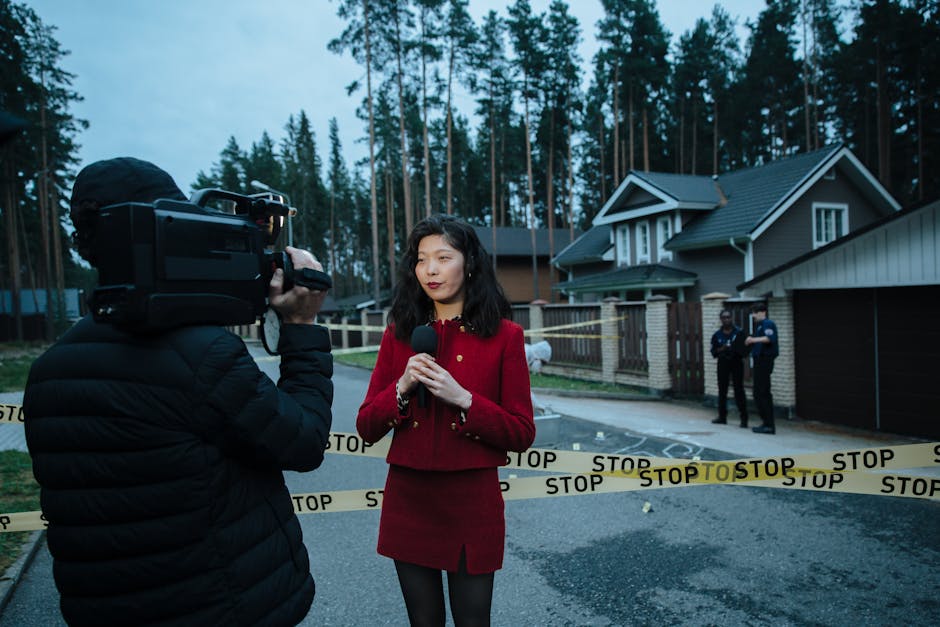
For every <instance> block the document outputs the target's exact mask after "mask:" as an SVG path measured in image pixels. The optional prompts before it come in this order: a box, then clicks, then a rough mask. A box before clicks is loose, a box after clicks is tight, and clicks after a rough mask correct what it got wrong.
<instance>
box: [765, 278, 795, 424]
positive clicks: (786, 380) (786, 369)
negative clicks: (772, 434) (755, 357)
mask: <svg viewBox="0 0 940 627" xmlns="http://www.w3.org/2000/svg"><path fill="white" fill-rule="evenodd" d="M767 317H768V318H770V319H771V320H773V321H774V324H776V325H777V333H778V334H779V339H778V340H777V341H778V347H779V349H780V355H779V356H778V357H777V359H775V360H774V371H773V374H772V375H771V377H770V391H771V392H772V393H773V396H774V407H776V411H777V412H778V413H779V412H780V410H781V409H782V410H783V411H785V412H786V413H785V416H786V417H787V418H792V417H793V416H794V415H796V352H795V346H796V345H795V343H794V341H793V339H794V338H793V297H792V296H789V295H788V296H783V297H780V298H770V299H768V300H767Z"/></svg>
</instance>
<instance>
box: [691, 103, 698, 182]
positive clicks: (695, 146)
mask: <svg viewBox="0 0 940 627" xmlns="http://www.w3.org/2000/svg"><path fill="white" fill-rule="evenodd" d="M697 156H698V97H696V98H695V99H694V100H693V101H692V176H695V175H696V173H697V170H696V165H697V163H698V160H697V159H696V157H697Z"/></svg>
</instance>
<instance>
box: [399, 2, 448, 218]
mask: <svg viewBox="0 0 940 627" xmlns="http://www.w3.org/2000/svg"><path fill="white" fill-rule="evenodd" d="M422 11H424V10H423V9H422ZM421 31H422V33H421V38H422V39H424V38H425V33H424V16H422V18H421ZM427 73H428V71H427V60H426V58H425V56H424V53H422V54H421V118H422V127H423V128H422V129H421V135H422V141H423V142H424V215H425V216H430V215H431V149H430V147H429V146H428V87H427ZM448 85H449V83H448ZM447 130H448V132H450V127H448V129H447ZM449 139H450V136H449V135H448V140H449ZM447 149H448V150H450V142H449V141H448V146H447ZM447 165H448V166H450V161H449V160H448V162H447ZM408 232H409V233H410V232H411V231H410V230H409V231H408Z"/></svg>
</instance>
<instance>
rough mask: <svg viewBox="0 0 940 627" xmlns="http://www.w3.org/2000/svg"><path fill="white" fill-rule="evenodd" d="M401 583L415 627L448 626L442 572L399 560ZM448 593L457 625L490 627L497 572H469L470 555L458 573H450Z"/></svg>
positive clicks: (462, 556)
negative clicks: (477, 573)
mask: <svg viewBox="0 0 940 627" xmlns="http://www.w3.org/2000/svg"><path fill="white" fill-rule="evenodd" d="M395 570H396V571H398V583H400V584H401V593H402V596H404V597H405V607H407V608H408V620H409V621H411V625H412V627H441V626H442V625H444V620H445V617H444V582H443V577H442V576H441V571H440V570H438V569H436V568H427V567H425V566H418V565H416V564H409V563H408V562H400V561H398V560H395ZM447 595H448V597H449V598H450V612H451V614H452V615H453V617H454V625H455V626H456V627H477V626H479V627H488V625H489V624H490V606H491V604H492V601H493V573H487V574H485V575H471V574H469V573H467V561H466V554H461V556H460V564H459V565H458V567H457V571H456V572H450V571H448V572H447Z"/></svg>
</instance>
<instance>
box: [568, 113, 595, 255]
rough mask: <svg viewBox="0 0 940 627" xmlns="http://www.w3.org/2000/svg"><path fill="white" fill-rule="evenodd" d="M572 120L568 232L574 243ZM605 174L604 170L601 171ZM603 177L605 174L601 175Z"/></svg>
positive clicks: (569, 130) (569, 124) (569, 156)
mask: <svg viewBox="0 0 940 627" xmlns="http://www.w3.org/2000/svg"><path fill="white" fill-rule="evenodd" d="M571 140H572V137H571V120H570V119H569V120H568V186H567V187H568V231H569V234H570V235H571V239H570V241H572V242H573V241H574V158H573V157H574V155H573V154H572V149H571ZM601 172H602V173H603V170H601ZM601 176H603V174H601Z"/></svg>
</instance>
